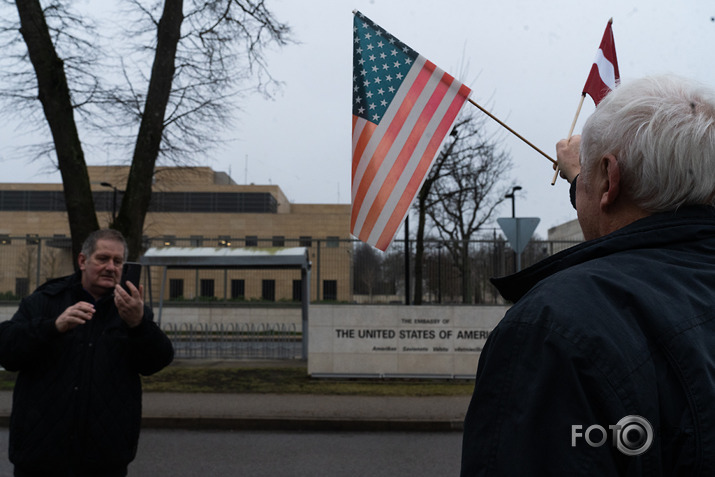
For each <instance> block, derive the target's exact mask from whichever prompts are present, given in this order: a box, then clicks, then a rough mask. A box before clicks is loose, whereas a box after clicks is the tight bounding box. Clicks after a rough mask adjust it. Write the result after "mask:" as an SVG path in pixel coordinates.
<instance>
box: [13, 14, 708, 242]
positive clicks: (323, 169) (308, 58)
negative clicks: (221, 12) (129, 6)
mask: <svg viewBox="0 0 715 477" xmlns="http://www.w3.org/2000/svg"><path fill="white" fill-rule="evenodd" d="M102 1H106V0H102ZM267 4H268V5H269V8H270V9H272V10H273V11H274V12H275V14H276V16H277V17H278V18H279V19H280V20H282V21H285V22H287V23H289V24H290V25H291V26H292V28H293V32H294V37H295V39H296V40H297V41H298V42H300V43H299V44H295V45H290V46H287V47H285V48H283V49H276V50H273V51H271V52H270V53H269V55H268V62H269V67H270V71H271V73H272V74H273V76H274V77H275V78H276V79H278V80H280V81H282V82H284V87H283V89H282V91H281V92H280V93H279V94H277V95H276V97H275V98H274V99H273V100H267V99H265V98H263V97H260V96H255V97H252V98H250V99H248V100H247V101H246V102H244V103H243V104H242V111H241V112H240V115H239V117H238V118H237V121H236V127H235V129H234V130H232V131H231V132H230V134H229V135H228V137H227V139H228V140H229V145H228V147H226V148H225V150H220V151H216V153H215V154H213V155H212V157H208V158H206V165H208V166H211V167H213V168H214V169H216V170H219V171H225V172H230V174H231V176H232V177H233V179H234V180H235V181H236V182H238V183H241V184H243V183H255V184H267V183H271V184H276V185H279V186H280V187H281V189H282V190H283V191H284V192H285V194H286V195H287V196H288V198H289V200H290V201H291V202H296V203H335V202H339V203H349V202H350V170H351V169H350V164H351V157H350V151H351V137H350V134H351V86H352V85H351V82H352V57H351V54H352V50H351V41H352V16H353V15H352V10H353V9H357V10H360V11H361V12H362V13H364V14H365V15H366V16H368V17H369V18H370V19H372V20H373V21H374V22H376V23H377V24H378V25H380V26H381V27H383V28H385V29H386V30H387V31H388V32H390V33H391V34H393V35H394V36H396V37H397V38H399V39H400V40H401V41H403V42H404V43H406V44H407V45H409V46H410V47H412V48H413V49H414V50H416V51H417V52H419V53H420V54H422V55H423V56H425V57H426V58H427V59H429V60H430V61H432V62H433V63H435V64H436V65H437V66H439V67H440V68H442V69H444V70H446V71H447V72H449V73H451V74H453V75H455V76H457V77H458V79H459V80H461V81H462V82H464V83H466V84H467V85H468V86H469V87H471V88H472V90H473V92H472V96H471V97H472V99H473V100H474V101H476V102H477V103H479V104H481V105H482V106H483V107H485V108H486V109H488V110H489V111H490V112H491V113H492V114H494V115H495V116H497V117H498V118H499V119H501V120H502V121H504V122H505V123H507V124H508V125H509V126H510V127H511V128H513V129H514V130H516V131H517V132H518V133H519V134H521V135H522V136H524V137H525V138H526V139H528V140H529V141H531V142H532V143H534V144H535V145H536V146H537V147H539V148H540V149H542V150H543V151H544V152H546V153H547V154H549V155H551V156H552V157H554V158H555V151H554V145H555V143H556V142H557V141H558V140H559V139H561V138H563V137H565V136H566V134H567V133H568V130H569V128H570V126H571V122H572V120H573V118H574V115H575V113H576V108H577V106H578V102H579V99H580V94H581V91H582V89H583V86H584V83H585V81H586V77H587V75H588V72H589V69H590V68H591V64H592V63H593V60H594V58H595V55H596V50H597V49H598V46H599V43H600V41H601V37H602V36H603V31H604V29H605V27H606V23H607V22H608V19H609V18H611V17H612V18H613V33H614V38H615V44H616V53H617V56H618V63H619V68H620V73H621V78H622V79H623V80H627V79H628V78H637V77H641V76H645V75H649V74H659V73H677V74H681V75H683V76H688V77H692V78H696V79H699V80H701V81H703V82H705V83H708V84H709V85H710V86H712V87H715V61H713V60H712V58H713V53H712V52H713V46H714V45H715V22H714V21H713V20H712V17H715V4H711V2H703V1H702V0H683V1H680V2H673V1H666V0H643V1H635V2H634V1H627V0H600V1H599V2H580V1H576V0H545V1H543V2H534V1H533V0H500V1H493V0H489V1H484V0H445V1H443V2H435V1H434V0H350V1H348V0H303V1H299V0H268V1H267ZM464 107H465V108H469V107H473V106H471V105H470V104H466V105H465V106H464ZM593 109H594V106H593V101H592V100H591V99H590V97H588V98H587V99H586V101H585V103H584V107H583V109H582V111H581V114H580V119H579V122H578V123H577V126H576V131H575V132H576V133H579V132H580V128H581V125H582V124H583V122H584V120H585V119H586V118H587V117H588V115H589V114H590V113H591V112H592V111H593ZM487 124H488V126H489V127H490V128H493V130H494V131H498V130H501V127H500V126H499V125H498V124H496V123H495V122H494V121H491V120H489V122H488V123H487ZM0 134H1V135H2V136H1V137H0V174H2V175H1V176H0V180H2V181H3V182H60V178H59V174H57V173H48V171H47V170H46V168H44V169H43V168H42V167H41V165H40V164H28V163H27V161H26V160H19V159H14V157H13V154H12V149H11V147H10V146H12V144H13V143H14V138H15V137H16V135H17V133H16V132H14V131H13V129H12V125H11V124H5V125H3V126H2V128H0ZM502 137H503V138H504V141H503V143H502V144H503V148H504V149H505V150H506V151H507V152H509V153H510V154H511V155H512V157H513V161H514V164H515V167H514V169H513V171H512V173H511V174H512V178H513V180H514V182H515V183H516V184H518V185H520V186H522V187H523V190H522V191H520V192H517V200H516V212H517V216H520V217H540V218H541V224H540V226H539V228H538V229H537V233H539V234H540V235H541V236H542V237H545V236H546V233H547V229H548V228H550V227H553V226H555V225H558V224H560V223H563V222H565V221H568V220H571V219H574V218H575V217H576V214H575V211H573V209H572V208H571V205H570V204H569V202H568V197H567V196H568V193H567V190H568V185H567V184H566V183H565V182H564V181H562V180H559V182H558V183H557V185H556V186H551V185H550V182H551V177H552V175H553V170H552V168H551V163H550V162H549V161H548V160H547V159H545V158H544V157H543V156H541V155H540V154H539V153H537V152H535V151H534V150H532V149H531V148H530V147H529V146H527V145H525V144H524V143H522V142H521V141H520V140H519V139H518V138H516V137H514V136H512V135H510V134H508V133H506V134H503V135H502ZM119 160H125V159H124V158H113V157H112V156H111V151H107V154H106V156H102V157H96V158H88V162H89V163H90V164H97V165H103V164H113V163H115V162H114V161H119ZM497 215H498V216H510V215H511V203H510V202H505V203H504V205H503V206H502V207H501V208H500V209H499V213H498V214H497ZM398 234H399V232H398ZM398 236H399V235H398Z"/></svg>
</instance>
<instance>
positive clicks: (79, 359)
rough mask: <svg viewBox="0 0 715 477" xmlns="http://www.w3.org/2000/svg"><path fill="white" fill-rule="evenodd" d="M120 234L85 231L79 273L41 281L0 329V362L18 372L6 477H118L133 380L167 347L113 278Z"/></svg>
mask: <svg viewBox="0 0 715 477" xmlns="http://www.w3.org/2000/svg"><path fill="white" fill-rule="evenodd" d="M126 256H127V246H126V242H125V240H124V237H123V236H122V235H121V234H120V233H119V232H117V231H115V230H110V229H103V230H99V231H96V232H94V233H92V234H91V235H90V236H89V237H88V238H87V240H86V241H85V242H84V244H83V246H82V251H81V252H80V254H79V257H78V264H79V270H78V271H77V272H76V273H75V274H74V275H70V276H68V277H64V278H58V279H54V280H50V281H48V282H47V283H45V284H44V285H42V286H40V287H39V288H38V289H37V290H35V292H34V293H33V294H32V295H30V296H28V297H27V298H25V299H23V300H22V302H21V303H20V307H19V309H18V311H17V312H16V313H15V315H14V316H13V318H12V319H11V320H9V321H6V322H4V323H1V324H0V365H2V366H4V367H5V368H6V369H8V370H10V371H19V373H18V376H17V382H16V384H15V390H14V394H13V409H12V416H11V421H10V449H9V455H10V460H11V461H12V462H13V464H14V465H15V475H16V476H19V477H25V476H40V475H41V476H77V477H79V476H100V475H101V476H106V477H112V476H125V475H127V466H128V464H129V463H130V462H131V461H132V460H133V459H134V457H135V455H136V449H137V443H138V439H139V430H140V424H141V381H140V375H150V374H153V373H156V372H158V371H160V370H161V369H163V368H164V367H165V366H167V365H168V364H169V363H171V361H172V359H173V356H174V350H173V347H172V345H171V342H170V341H169V339H168V338H167V337H166V335H165V334H164V333H163V332H162V331H161V330H160V329H159V327H158V326H157V325H156V324H155V323H154V321H153V313H152V311H151V309H150V308H149V307H148V306H146V305H145V304H144V302H143V300H142V295H143V287H142V286H141V285H140V286H139V287H138V288H137V287H136V286H135V285H134V284H132V283H127V284H126V288H127V289H128V290H129V293H128V292H127V291H126V290H125V289H124V288H122V286H121V285H123V284H120V283H119V282H120V276H121V271H122V265H123V263H124V262H125V261H126Z"/></svg>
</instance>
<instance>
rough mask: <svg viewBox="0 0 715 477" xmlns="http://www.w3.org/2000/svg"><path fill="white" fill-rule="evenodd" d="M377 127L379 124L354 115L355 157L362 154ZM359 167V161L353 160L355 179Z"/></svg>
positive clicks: (353, 177)
mask: <svg viewBox="0 0 715 477" xmlns="http://www.w3.org/2000/svg"><path fill="white" fill-rule="evenodd" d="M376 128H377V124H374V123H371V122H369V121H366V120H365V119H362V118H359V117H357V116H353V157H360V156H362V154H363V153H364V151H365V148H366V147H367V145H368V143H369V142H370V138H372V135H373V134H374V132H375V129H376ZM357 168H358V162H357V161H353V172H352V180H353V181H355V173H356V170H357Z"/></svg>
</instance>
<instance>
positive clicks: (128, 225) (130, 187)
mask: <svg viewBox="0 0 715 477" xmlns="http://www.w3.org/2000/svg"><path fill="white" fill-rule="evenodd" d="M183 20H184V15H183V0H165V2H164V11H163V12H162V16H161V20H160V21H159V26H158V29H157V45H156V53H155V56H154V64H153V66H152V70H151V80H150V82H149V90H148V92H147V97H146V103H145V106H144V114H143V115H142V121H141V124H140V125H139V132H138V134H137V142H136V146H135V149H134V156H133V158H132V165H131V168H130V170H129V178H128V180H127V186H126V191H125V193H124V197H123V198H122V205H121V207H120V209H119V214H118V215H117V219H116V222H115V224H114V227H115V228H117V229H118V230H119V231H121V232H122V233H123V234H124V236H125V238H126V240H127V244H128V246H129V258H130V260H134V259H136V258H137V257H139V256H140V255H141V254H142V232H143V230H144V219H145V217H146V213H147V211H148V210H149V203H150V200H151V189H152V180H153V175H154V167H155V165H156V159H157V157H158V156H159V150H160V146H161V139H162V134H163V132H164V116H165V113H166V106H167V104H168V102H169V96H170V94H171V87H172V82H173V79H174V70H175V60H176V47H177V45H178V43H179V39H180V35H181V23H182V22H183Z"/></svg>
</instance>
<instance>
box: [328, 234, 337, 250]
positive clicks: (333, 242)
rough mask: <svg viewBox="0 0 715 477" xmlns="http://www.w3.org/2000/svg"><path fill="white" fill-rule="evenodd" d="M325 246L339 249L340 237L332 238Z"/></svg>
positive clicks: (329, 238)
mask: <svg viewBox="0 0 715 477" xmlns="http://www.w3.org/2000/svg"><path fill="white" fill-rule="evenodd" d="M325 246H326V247H328V248H338V247H340V237H336V236H330V237H328V239H327V240H326V241H325Z"/></svg>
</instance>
